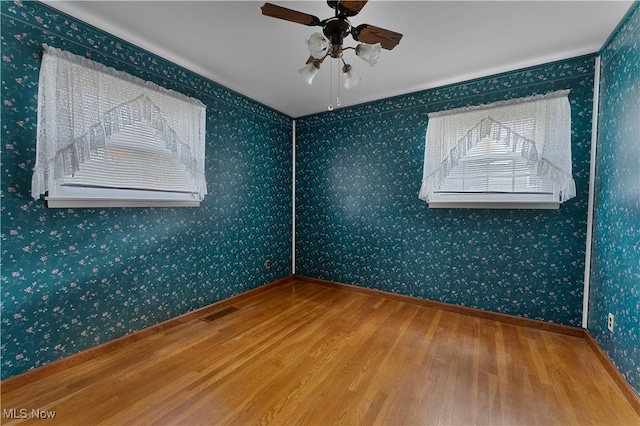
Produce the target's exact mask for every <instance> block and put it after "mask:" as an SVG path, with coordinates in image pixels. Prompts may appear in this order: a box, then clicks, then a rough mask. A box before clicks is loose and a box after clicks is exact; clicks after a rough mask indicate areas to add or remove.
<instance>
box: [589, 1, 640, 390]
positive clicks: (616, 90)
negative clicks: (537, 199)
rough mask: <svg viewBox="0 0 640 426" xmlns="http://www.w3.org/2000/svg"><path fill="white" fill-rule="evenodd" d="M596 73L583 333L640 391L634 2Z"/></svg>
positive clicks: (639, 54)
mask: <svg viewBox="0 0 640 426" xmlns="http://www.w3.org/2000/svg"><path fill="white" fill-rule="evenodd" d="M600 70H601V71H600V72H601V79H600V103H599V114H598V140H597V151H596V152H597V160H596V167H597V169H596V170H597V171H596V185H595V190H596V198H595V211H594V229H593V232H594V234H593V251H592V262H591V280H590V298H589V300H590V304H589V331H590V332H591V335H592V336H593V337H594V338H595V339H596V341H597V342H598V344H599V345H600V346H601V347H602V348H603V350H604V351H605V352H606V353H607V355H609V357H610V358H611V359H612V361H613V362H614V364H615V365H616V366H617V367H618V368H619V369H620V371H621V372H622V373H623V374H624V376H625V377H626V378H627V380H628V381H629V383H631V385H632V386H634V388H635V390H636V391H637V392H638V393H640V3H637V2H636V3H635V5H634V7H633V8H632V10H631V11H630V13H629V14H628V15H627V18H626V20H624V21H623V23H622V24H621V26H620V27H619V28H618V30H617V31H616V32H615V33H614V35H613V37H611V39H610V40H609V42H608V43H607V45H605V47H604V48H603V49H602V52H601V68H600ZM609 313H612V314H613V315H614V316H615V328H614V332H613V333H610V332H609V330H608V329H607V316H608V314H609Z"/></svg>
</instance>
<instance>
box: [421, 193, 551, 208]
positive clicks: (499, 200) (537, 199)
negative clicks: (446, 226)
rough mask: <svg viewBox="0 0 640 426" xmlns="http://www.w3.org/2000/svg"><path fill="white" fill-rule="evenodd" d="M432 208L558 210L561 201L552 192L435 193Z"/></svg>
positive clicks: (432, 198) (431, 203)
mask: <svg viewBox="0 0 640 426" xmlns="http://www.w3.org/2000/svg"><path fill="white" fill-rule="evenodd" d="M429 208H430V209H541V210H557V209H559V208H560V202H559V201H557V200H554V199H553V195H552V194H507V193H504V194H503V193H492V194H487V193H466V194H462V193H448V192H444V193H434V194H432V196H431V197H430V200H429Z"/></svg>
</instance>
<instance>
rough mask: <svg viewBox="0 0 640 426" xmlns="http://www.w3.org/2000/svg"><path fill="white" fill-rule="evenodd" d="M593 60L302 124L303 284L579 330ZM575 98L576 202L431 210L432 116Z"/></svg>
mask: <svg viewBox="0 0 640 426" xmlns="http://www.w3.org/2000/svg"><path fill="white" fill-rule="evenodd" d="M593 75H594V56H593V55H591V56H584V57H579V58H575V59H572V60H567V61H563V62H558V63H552V64H547V65H542V66H538V67H534V68H529V69H525V70H520V71H515V72H510V73H505V74H501V75H496V76H492V77H488V78H483V79H477V80H474V81H469V82H465V83H460V84H455V85H450V86H446V87H442V88H437V89H431V90H426V91H422V92H417V93H413V94H409V95H406V96H399V97H396V98H392V99H386V100H382V101H379V102H373V103H370V104H366V105H362V106H357V107H353V108H349V109H343V110H334V111H333V112H330V113H329V112H327V113H324V114H318V115H313V116H309V117H303V118H301V119H298V120H296V265H297V266H296V273H297V274H300V275H305V276H310V277H314V278H319V279H325V280H331V281H337V282H342V283H347V284H353V285H358V286H362V287H368V288H376V289H379V290H384V291H389V292H393V293H400V294H404V295H410V296H416V297H421V298H426V299H431V300H437V301H442V302H446V303H453V304H457V305H462V306H469V307H474V308H479V309H484V310H488V311H494V312H501V313H506V314H511V315H517V316H521V317H527V318H534V319H538V320H543V321H549V322H554V323H559V324H565V325H573V326H580V325H581V315H582V295H583V278H584V256H585V238H586V218H587V204H588V184H589V181H588V174H589V162H590V157H589V155H590V154H589V149H590V138H591V113H592V99H593ZM561 89H570V90H571V93H570V95H569V101H570V103H571V110H572V112H571V114H572V150H573V173H574V179H575V181H576V186H577V197H576V198H574V199H572V200H569V201H568V202H566V203H564V204H563V205H562V206H561V208H560V209H559V210H557V211H549V210H546V211H545V210H464V209H429V208H428V206H427V204H426V203H425V202H423V201H421V200H419V199H418V191H419V189H420V183H421V180H422V164H423V156H424V143H425V131H426V126H427V113H428V112H432V111H439V110H444V109H451V108H457V107H464V106H470V105H478V104H483V103H489V102H493V101H498V100H502V99H510V98H515V97H522V96H530V95H534V94H539V93H547V92H551V91H555V90H561Z"/></svg>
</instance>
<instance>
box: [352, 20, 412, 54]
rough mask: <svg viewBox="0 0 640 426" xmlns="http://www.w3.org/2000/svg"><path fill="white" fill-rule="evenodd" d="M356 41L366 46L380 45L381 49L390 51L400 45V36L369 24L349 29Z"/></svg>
mask: <svg viewBox="0 0 640 426" xmlns="http://www.w3.org/2000/svg"><path fill="white" fill-rule="evenodd" d="M351 34H352V35H353V38H354V39H355V40H356V41H359V42H361V43H367V44H375V43H380V44H381V45H382V48H383V49H387V50H391V49H393V48H394V47H396V46H397V45H398V43H400V39H401V38H402V34H400V33H396V32H394V31H390V30H385V29H384V28H380V27H374V26H373V25H369V24H362V25H358V26H357V27H356V28H353V29H351Z"/></svg>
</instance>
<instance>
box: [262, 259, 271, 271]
mask: <svg viewBox="0 0 640 426" xmlns="http://www.w3.org/2000/svg"><path fill="white" fill-rule="evenodd" d="M264 267H265V268H267V269H271V260H269V259H267V260H265V261H264Z"/></svg>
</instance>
